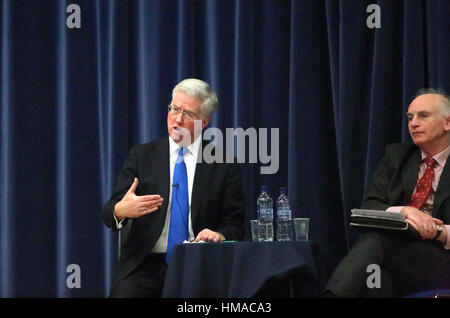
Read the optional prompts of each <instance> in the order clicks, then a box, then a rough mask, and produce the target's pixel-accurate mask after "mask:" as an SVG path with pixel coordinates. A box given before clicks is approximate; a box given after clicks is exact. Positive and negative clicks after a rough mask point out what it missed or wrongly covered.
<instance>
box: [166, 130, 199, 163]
mask: <svg viewBox="0 0 450 318" xmlns="http://www.w3.org/2000/svg"><path fill="white" fill-rule="evenodd" d="M200 137H201V134H200V135H199V136H198V137H197V138H196V139H195V140H194V142H193V143H192V144H190V145H188V146H186V149H187V150H188V152H190V153H191V154H192V155H193V156H194V159H195V160H196V161H197V156H198V149H199V148H200V142H201V140H202V138H200ZM179 149H180V145H179V144H177V143H176V142H175V141H174V140H173V139H172V137H170V136H169V155H170V156H172V155H173V154H174V153H178V151H179Z"/></svg>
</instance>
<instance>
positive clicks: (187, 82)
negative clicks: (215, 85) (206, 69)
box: [172, 78, 219, 117]
mask: <svg viewBox="0 0 450 318" xmlns="http://www.w3.org/2000/svg"><path fill="white" fill-rule="evenodd" d="M177 92H181V93H184V94H186V95H188V96H191V97H196V98H199V99H201V100H202V101H203V103H202V106H201V107H202V116H203V117H211V116H212V115H213V113H214V111H215V110H216V109H217V106H218V105H219V99H218V98H217V95H216V93H215V92H214V91H213V90H212V88H211V86H209V84H208V83H206V82H204V81H202V80H199V79H196V78H187V79H184V80H182V81H181V82H180V83H178V84H177V86H175V88H174V89H173V91H172V98H173V97H174V96H175V93H177Z"/></svg>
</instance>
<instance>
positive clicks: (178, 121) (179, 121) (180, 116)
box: [175, 112, 183, 123]
mask: <svg viewBox="0 0 450 318" xmlns="http://www.w3.org/2000/svg"><path fill="white" fill-rule="evenodd" d="M175 121H176V122H177V123H182V122H183V113H182V112H181V113H179V114H178V115H177V117H175Z"/></svg>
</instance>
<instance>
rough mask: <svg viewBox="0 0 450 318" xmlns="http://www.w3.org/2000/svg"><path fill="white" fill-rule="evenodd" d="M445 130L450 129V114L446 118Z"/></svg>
mask: <svg viewBox="0 0 450 318" xmlns="http://www.w3.org/2000/svg"><path fill="white" fill-rule="evenodd" d="M444 130H445V131H450V116H447V118H446V119H445V125H444Z"/></svg>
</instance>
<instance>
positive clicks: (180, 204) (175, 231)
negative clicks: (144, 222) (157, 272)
mask: <svg viewBox="0 0 450 318" xmlns="http://www.w3.org/2000/svg"><path fill="white" fill-rule="evenodd" d="M185 152H186V151H185V150H184V148H180V150H179V151H178V158H177V162H176V164H175V169H174V171H173V179H172V204H171V207H170V226H169V238H168V241H167V254H166V262H167V263H168V262H169V261H170V257H171V256H172V252H173V247H174V245H175V244H179V243H183V241H184V240H187V239H188V237H189V233H188V224H189V197H188V195H189V194H188V180H187V172H186V165H185V163H184V157H183V155H184V153H185Z"/></svg>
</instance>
